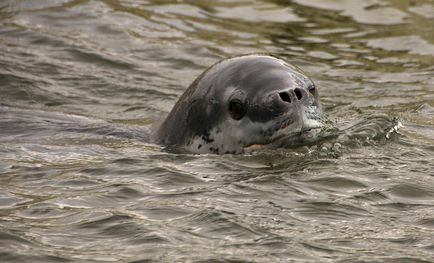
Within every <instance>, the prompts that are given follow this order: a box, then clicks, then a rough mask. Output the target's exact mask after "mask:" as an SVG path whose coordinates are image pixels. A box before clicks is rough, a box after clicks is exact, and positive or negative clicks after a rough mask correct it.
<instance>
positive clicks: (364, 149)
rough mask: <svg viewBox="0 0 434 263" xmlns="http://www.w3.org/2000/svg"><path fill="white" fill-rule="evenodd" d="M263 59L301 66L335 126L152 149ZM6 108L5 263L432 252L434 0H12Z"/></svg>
mask: <svg viewBox="0 0 434 263" xmlns="http://www.w3.org/2000/svg"><path fill="white" fill-rule="evenodd" d="M254 52H268V53H272V54H274V55H277V56H280V57H282V58H284V59H286V60H288V61H291V62H293V63H295V64H297V65H298V66H300V67H302V68H303V69H304V70H305V71H306V72H307V73H308V74H309V75H310V76H311V77H312V78H313V79H314V80H315V81H316V83H317V86H318V88H319V89H320V94H321V98H322V104H323V107H324V111H325V113H326V114H327V115H328V116H329V119H330V120H331V122H333V123H335V126H336V128H337V129H338V130H337V131H334V132H333V133H331V134H330V137H329V138H326V139H324V140H322V141H319V142H317V143H316V144H315V145H310V146H303V147H297V148H293V149H278V150H267V151H262V152H256V153H253V154H250V155H244V156H232V155H222V156H217V155H188V154H174V153H168V152H166V151H164V150H162V149H161V148H160V147H159V146H155V145H150V144H145V143H143V142H142V140H141V138H140V136H141V135H142V134H143V133H142V132H141V131H142V130H141V129H142V127H146V126H149V124H152V123H155V122H156V121H158V120H159V119H161V117H162V116H164V115H165V114H166V113H167V112H168V111H169V110H170V109H171V107H172V106H173V104H174V103H175V101H176V100H177V98H178V97H179V96H180V94H182V92H183V90H185V89H186V87H187V86H188V85H189V84H190V82H191V81H192V80H193V79H194V78H195V77H196V76H197V75H198V74H200V72H202V71H203V70H204V69H205V68H207V67H208V66H209V65H211V64H213V63H215V62H216V61H218V60H219V59H222V58H226V57H230V56H234V55H239V54H245V53H254ZM0 105H2V107H0V109H1V110H0V114H1V116H0V262H69V261H72V262H434V2H433V1H430V0H411V1H410V0H408V1H407V0H369V1H357V0H334V1H332V0H324V1H321V0H294V1H279V0H275V1H271V0H270V1H265V0H264V1H259V0H257V1H241V0H239V1H224V0H219V1H218V0H215V1H187V0H186V1H139V0H99V1H97V0H94V1H87V0H39V1H25V0H3V1H1V2H0ZM47 112H48V113H47ZM67 114H72V115H75V116H72V115H67ZM107 122H108V123H111V124H108V123H107ZM107 125H109V126H110V125H116V127H118V126H119V127H120V128H119V129H120V132H122V131H121V130H122V127H128V128H130V129H133V130H135V131H136V134H137V135H138V137H137V138H120V137H117V136H116V134H113V133H109V132H108V131H107V129H106V127H107ZM80 127H81V128H80ZM83 127H85V128H83Z"/></svg>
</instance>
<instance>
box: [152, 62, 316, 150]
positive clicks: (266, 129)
mask: <svg viewBox="0 0 434 263" xmlns="http://www.w3.org/2000/svg"><path fill="white" fill-rule="evenodd" d="M321 127H322V112H321V109H320V105H319V98H318V91H317V88H316V87H315V85H314V83H313V81H312V80H311V79H310V78H308V77H307V76H306V74H304V73H303V72H302V71H301V70H300V69H299V68H297V67H295V66H293V65H291V64H289V63H286V62H285V61H283V60H281V59H277V58H275V57H271V56H265V55H248V56H241V57H235V58H231V59H227V60H223V61H221V62H219V63H217V64H215V65H213V66H211V67H210V68H209V69H208V70H206V71H205V72H204V73H202V74H201V75H200V76H199V77H198V78H197V79H196V80H195V81H194V82H193V83H192V84H191V85H190V87H189V88H188V89H187V90H186V91H185V93H184V94H183V95H182V96H181V98H180V99H179V101H178V102H177V103H176V104H175V106H174V107H173V109H172V111H171V112H170V113H169V115H168V116H167V118H166V119H165V120H164V122H163V123H162V124H161V126H160V127H159V128H158V129H157V130H156V131H155V133H154V134H153V136H152V137H153V141H154V142H155V143H158V144H162V145H167V146H178V147H182V148H184V149H186V150H188V151H189V152H193V153H216V154H224V153H233V154H236V153H244V152H246V151H247V150H249V149H253V148H256V147H257V146H259V147H262V146H264V145H265V146H267V147H282V146H287V145H293V144H299V143H303V142H306V141H309V140H311V139H312V138H314V137H315V134H316V133H317V132H318V131H319V130H320V128H321Z"/></svg>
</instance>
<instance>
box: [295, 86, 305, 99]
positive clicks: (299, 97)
mask: <svg viewBox="0 0 434 263" xmlns="http://www.w3.org/2000/svg"><path fill="white" fill-rule="evenodd" d="M294 92H295V96H297V99H298V100H301V98H303V93H302V92H301V90H300V89H299V88H296V89H294Z"/></svg>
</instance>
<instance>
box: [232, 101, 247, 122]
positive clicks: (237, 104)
mask: <svg viewBox="0 0 434 263" xmlns="http://www.w3.org/2000/svg"><path fill="white" fill-rule="evenodd" d="M229 113H230V114H231V116H232V118H233V119H235V120H240V119H241V118H243V117H244V114H246V111H245V109H244V105H243V103H242V102H241V101H240V100H238V99H233V100H231V102H229Z"/></svg>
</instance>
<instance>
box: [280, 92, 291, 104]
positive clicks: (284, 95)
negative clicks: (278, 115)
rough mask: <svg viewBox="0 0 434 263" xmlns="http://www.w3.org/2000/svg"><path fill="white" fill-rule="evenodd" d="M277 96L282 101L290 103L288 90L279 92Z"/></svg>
mask: <svg viewBox="0 0 434 263" xmlns="http://www.w3.org/2000/svg"><path fill="white" fill-rule="evenodd" d="M279 96H280V98H281V99H282V100H283V101H285V102H288V103H291V97H289V94H288V92H279Z"/></svg>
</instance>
